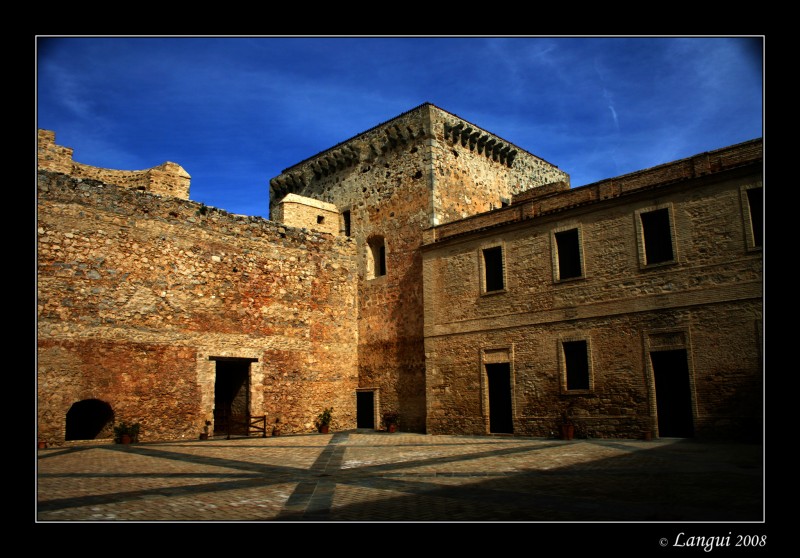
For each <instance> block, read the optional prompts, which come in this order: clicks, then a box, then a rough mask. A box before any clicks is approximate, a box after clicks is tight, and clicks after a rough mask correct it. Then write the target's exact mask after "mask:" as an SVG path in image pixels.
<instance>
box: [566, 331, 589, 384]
mask: <svg viewBox="0 0 800 558" xmlns="http://www.w3.org/2000/svg"><path fill="white" fill-rule="evenodd" d="M561 348H562V349H563V351H564V367H565V369H566V376H567V390H574V389H589V353H588V350H587V345H586V341H564V342H562V343H561Z"/></svg>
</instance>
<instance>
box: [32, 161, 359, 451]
mask: <svg viewBox="0 0 800 558" xmlns="http://www.w3.org/2000/svg"><path fill="white" fill-rule="evenodd" d="M38 187H39V192H38V257H39V268H38V300H37V304H38V346H39V349H38V370H39V372H38V409H39V435H40V437H42V438H43V439H46V440H48V441H49V442H50V443H58V442H59V441H63V440H64V436H65V434H64V433H65V417H66V415H67V413H68V411H69V409H70V408H71V406H72V405H73V404H74V403H76V402H79V401H84V400H88V399H98V400H101V401H104V402H106V403H108V404H110V405H111V408H112V409H113V411H114V414H115V420H116V421H120V420H126V421H140V422H141V424H142V433H141V439H142V440H143V441H147V440H165V439H196V438H197V437H198V435H199V434H200V433H201V432H202V431H203V426H204V422H205V420H211V421H212V422H213V419H214V414H213V411H214V389H215V386H214V380H215V367H216V362H217V359H222V358H226V357H228V358H237V359H249V360H250V361H251V364H250V378H251V379H250V382H251V385H250V390H249V394H248V395H249V399H250V408H249V411H250V414H252V415H260V414H265V415H267V416H268V418H269V419H270V420H272V419H274V418H276V417H280V418H281V419H282V427H283V431H284V432H311V431H313V430H314V424H313V422H314V419H315V418H316V416H317V414H319V413H320V412H321V410H322V409H323V408H324V407H330V406H332V407H334V409H335V412H334V415H333V416H334V422H333V427H334V428H351V427H354V426H355V397H354V392H355V389H356V387H357V359H356V356H355V355H356V352H357V351H356V336H357V329H356V318H355V316H356V311H355V309H356V296H357V292H356V281H355V274H356V254H355V248H354V244H353V242H352V241H351V240H349V239H347V238H345V237H341V236H333V235H330V234H325V233H319V232H312V231H309V230H306V229H298V228H291V227H287V226H283V225H281V224H279V223H275V222H271V221H265V220H263V219H261V218H248V217H242V216H236V215H231V214H228V213H226V212H224V211H219V210H216V209H214V208H208V207H205V206H203V205H202V204H197V203H194V202H190V201H186V200H181V199H177V198H174V197H160V196H155V195H152V194H150V193H147V192H142V191H139V190H135V189H128V188H123V187H118V186H115V185H110V184H106V183H103V182H99V181H95V180H91V179H78V178H75V177H70V176H67V175H64V174H60V173H55V172H50V171H40V174H39V185H38ZM213 427H214V426H213V424H212V429H213Z"/></svg>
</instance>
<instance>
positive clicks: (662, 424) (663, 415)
mask: <svg viewBox="0 0 800 558" xmlns="http://www.w3.org/2000/svg"><path fill="white" fill-rule="evenodd" d="M650 362H651V363H652V365H653V378H654V381H655V387H656V414H657V416H658V435H659V437H661V438H690V437H692V436H694V419H693V414H692V394H691V388H690V383H689V364H688V362H689V361H688V358H687V354H686V349H673V350H667V351H651V352H650Z"/></svg>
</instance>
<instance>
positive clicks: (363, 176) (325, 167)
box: [270, 110, 431, 431]
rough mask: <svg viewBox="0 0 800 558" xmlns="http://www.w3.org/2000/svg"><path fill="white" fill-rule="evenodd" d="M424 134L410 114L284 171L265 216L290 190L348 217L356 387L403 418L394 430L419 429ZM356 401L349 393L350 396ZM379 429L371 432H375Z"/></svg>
mask: <svg viewBox="0 0 800 558" xmlns="http://www.w3.org/2000/svg"><path fill="white" fill-rule="evenodd" d="M428 138H429V129H428V124H427V119H426V114H425V113H424V111H420V110H414V111H409V112H408V113H405V114H404V115H401V116H399V117H398V118H395V119H393V120H391V121H390V122H389V123H385V124H383V125H380V126H377V127H375V128H373V129H371V130H368V131H367V132H365V133H363V134H361V135H359V136H358V137H356V138H353V139H351V140H348V141H347V142H345V143H342V144H339V145H338V146H335V147H333V148H331V149H330V150H327V151H326V152H323V153H321V154H318V155H316V156H314V157H312V158H310V159H308V160H306V161H303V162H301V163H299V164H298V165H295V166H294V167H291V168H290V169H287V170H286V171H284V173H283V174H282V175H281V176H279V177H276V178H274V179H273V180H272V181H271V183H270V184H271V189H270V211H272V210H273V208H275V207H276V204H277V201H279V200H280V199H283V196H285V195H286V194H287V193H288V192H293V193H296V194H299V195H301V196H305V197H309V198H314V199H318V200H321V201H324V202H327V203H331V204H333V205H334V206H336V207H337V208H338V210H339V212H340V213H341V214H342V221H340V227H339V229H340V231H342V233H344V221H343V220H344V218H345V217H344V215H345V214H346V213H349V221H350V238H351V239H352V240H353V242H355V244H356V246H357V250H358V277H359V280H358V300H359V302H358V305H359V306H358V338H359V347H358V362H359V386H360V387H361V388H375V389H377V390H379V395H378V396H377V397H376V401H378V402H379V405H380V407H381V409H379V410H378V416H380V414H381V413H382V412H383V411H385V410H388V409H393V410H397V411H399V412H400V414H401V428H402V429H404V430H411V431H423V430H424V428H425V399H424V398H425V387H424V386H425V384H424V378H425V374H424V370H425V364H424V353H423V337H422V325H423V322H422V281H421V277H422V267H421V258H420V255H419V252H418V248H419V245H420V243H421V237H422V230H423V229H424V228H426V227H427V226H428V225H429V221H430V217H429V212H430V210H429V208H430V206H431V191H430V184H429V172H427V170H426V169H427V167H429V165H430V157H429V155H426V153H427V152H428V151H427V149H426V141H427V139H428ZM380 241H382V242H383V245H384V248H385V256H386V274H385V275H383V276H377V277H373V275H372V272H371V270H372V269H374V267H375V266H374V265H373V263H372V262H371V261H370V260H371V258H372V257H373V255H372V249H371V248H370V243H372V244H376V243H378V242H380ZM351 395H352V397H353V400H355V397H356V395H355V390H353V392H352V394H351ZM376 426H379V425H376Z"/></svg>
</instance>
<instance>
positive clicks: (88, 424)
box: [65, 399, 114, 440]
mask: <svg viewBox="0 0 800 558" xmlns="http://www.w3.org/2000/svg"><path fill="white" fill-rule="evenodd" d="M113 429H114V411H113V410H111V405H109V404H108V403H106V402H105V401H100V400H99V399H84V400H83V401H78V402H77V403H73V404H72V407H70V409H69V411H67V429H66V436H65V440H95V439H98V438H111V437H113V435H114V433H113Z"/></svg>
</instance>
